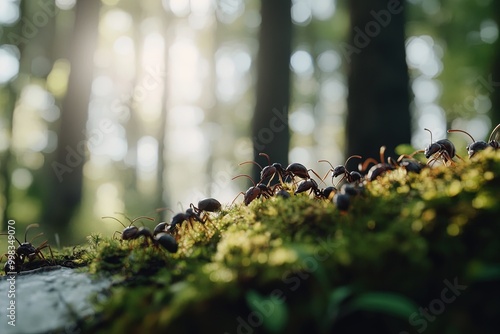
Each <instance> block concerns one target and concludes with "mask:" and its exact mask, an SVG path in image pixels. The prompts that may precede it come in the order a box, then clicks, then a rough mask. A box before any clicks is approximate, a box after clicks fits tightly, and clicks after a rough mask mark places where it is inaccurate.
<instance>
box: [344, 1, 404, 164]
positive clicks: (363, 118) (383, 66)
mask: <svg viewBox="0 0 500 334" xmlns="http://www.w3.org/2000/svg"><path fill="white" fill-rule="evenodd" d="M349 9H350V14H351V15H350V16H351V28H350V31H351V35H350V37H349V43H348V44H347V45H346V44H343V45H342V51H343V53H344V56H345V58H346V60H347V62H348V63H349V64H350V67H349V74H348V86H349V96H348V99H347V106H348V114H347V129H346V132H347V133H346V135H347V143H346V144H347V145H346V148H347V156H350V155H353V154H359V155H361V156H363V158H364V159H365V158H368V157H374V158H378V156H379V154H378V153H379V149H380V146H382V145H385V146H386V147H387V151H386V152H387V154H386V157H387V156H389V155H394V148H395V147H396V146H397V145H399V144H403V143H410V140H411V126H410V123H411V118H410V111H409V102H410V96H409V77H408V68H407V65H406V52H405V10H404V2H403V1H399V0H351V1H349ZM377 160H378V159H377ZM355 163H356V164H357V163H358V162H357V161H356V162H355ZM350 168H352V167H350Z"/></svg>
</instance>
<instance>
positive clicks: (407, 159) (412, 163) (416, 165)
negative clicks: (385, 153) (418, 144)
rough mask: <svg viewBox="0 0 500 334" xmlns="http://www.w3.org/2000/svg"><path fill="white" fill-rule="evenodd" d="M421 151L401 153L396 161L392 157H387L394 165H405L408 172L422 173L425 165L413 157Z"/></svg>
mask: <svg viewBox="0 0 500 334" xmlns="http://www.w3.org/2000/svg"><path fill="white" fill-rule="evenodd" d="M419 152H420V151H416V152H413V153H412V154H410V155H407V154H401V155H400V156H399V158H398V159H397V160H396V161H394V160H393V159H392V158H391V157H388V158H387V162H388V163H389V164H390V165H392V166H394V167H403V168H404V169H405V170H406V171H407V172H413V173H417V174H418V173H420V171H421V170H422V168H424V165H423V164H422V163H421V162H420V161H418V160H416V159H414V158H413V155H415V154H416V153H419Z"/></svg>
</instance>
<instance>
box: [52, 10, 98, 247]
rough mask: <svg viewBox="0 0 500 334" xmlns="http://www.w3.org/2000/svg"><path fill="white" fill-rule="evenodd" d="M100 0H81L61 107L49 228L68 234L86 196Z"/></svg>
mask: <svg viewBox="0 0 500 334" xmlns="http://www.w3.org/2000/svg"><path fill="white" fill-rule="evenodd" d="M99 8H100V1H99V0H86V1H78V2H77V3H76V6H75V24H74V30H73V38H72V40H71V44H70V45H69V48H70V59H69V60H70V63H71V73H70V76H69V81H68V91H67V94H66V97H65V99H64V102H63V105H62V111H61V121H60V130H59V137H58V147H57V153H56V159H55V161H53V162H52V165H51V166H52V170H53V173H51V174H50V177H51V184H52V186H51V187H50V195H49V196H46V201H47V203H46V205H45V206H44V210H45V212H44V220H43V221H44V223H46V224H47V226H46V228H47V229H48V230H49V231H51V232H53V233H58V234H60V235H61V236H62V237H63V239H62V240H64V236H65V235H67V233H68V225H69V223H70V220H71V218H72V216H73V214H74V213H75V211H76V209H77V208H78V206H79V204H80V201H81V197H82V181H83V173H82V172H83V164H84V163H85V155H86V147H87V145H86V138H85V137H86V136H85V135H86V122H87V118H88V106H89V99H90V92H91V85H92V80H93V67H94V66H93V59H94V51H95V48H96V43H97V29H98V24H99Z"/></svg>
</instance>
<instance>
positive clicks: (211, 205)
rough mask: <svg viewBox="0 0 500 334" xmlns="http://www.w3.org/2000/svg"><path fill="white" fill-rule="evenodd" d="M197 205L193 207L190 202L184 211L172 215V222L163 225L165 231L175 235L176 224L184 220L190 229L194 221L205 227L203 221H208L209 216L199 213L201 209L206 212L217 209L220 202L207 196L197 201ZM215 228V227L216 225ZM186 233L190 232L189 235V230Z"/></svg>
mask: <svg viewBox="0 0 500 334" xmlns="http://www.w3.org/2000/svg"><path fill="white" fill-rule="evenodd" d="M198 206H199V207H195V206H194V204H193V203H191V204H190V205H189V209H187V210H186V211H185V212H180V213H178V214H176V215H175V216H173V217H172V222H171V223H170V224H169V225H168V227H167V225H165V227H166V228H165V231H166V232H167V233H170V234H172V235H177V230H176V228H177V226H179V227H180V226H182V224H183V223H184V222H187V223H188V224H189V225H188V227H190V228H191V229H193V224H194V222H198V223H200V224H201V226H203V228H205V229H206V227H205V223H206V222H207V221H209V218H208V215H204V216H201V213H202V212H203V211H207V212H215V211H219V210H220V208H221V205H220V202H219V201H217V200H216V199H215V198H207V199H205V200H202V201H200V202H198ZM212 225H213V223H212ZM214 227H215V225H214ZM215 228H216V229H217V227H215ZM188 233H190V235H191V232H189V230H188ZM191 237H192V238H193V235H191Z"/></svg>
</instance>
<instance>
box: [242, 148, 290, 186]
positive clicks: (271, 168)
mask: <svg viewBox="0 0 500 334" xmlns="http://www.w3.org/2000/svg"><path fill="white" fill-rule="evenodd" d="M259 156H262V157H266V158H267V162H268V165H267V166H265V167H264V168H263V167H262V166H261V165H260V164H259V163H257V162H256V161H253V160H251V161H244V162H242V163H240V164H239V165H240V166H241V165H243V164H248V163H252V164H254V165H256V166H258V167H259V168H260V182H262V181H264V180H265V179H267V178H268V177H271V178H270V179H269V182H268V183H267V185H268V186H269V184H270V183H271V181H272V180H273V178H274V176H275V175H276V174H278V177H279V179H280V183H283V177H284V176H285V173H286V171H285V169H283V166H281V164H280V163H277V162H275V163H273V164H271V158H270V157H269V155H268V154H266V153H259ZM260 182H259V183H260Z"/></svg>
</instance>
